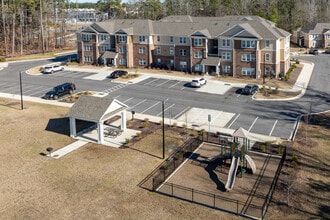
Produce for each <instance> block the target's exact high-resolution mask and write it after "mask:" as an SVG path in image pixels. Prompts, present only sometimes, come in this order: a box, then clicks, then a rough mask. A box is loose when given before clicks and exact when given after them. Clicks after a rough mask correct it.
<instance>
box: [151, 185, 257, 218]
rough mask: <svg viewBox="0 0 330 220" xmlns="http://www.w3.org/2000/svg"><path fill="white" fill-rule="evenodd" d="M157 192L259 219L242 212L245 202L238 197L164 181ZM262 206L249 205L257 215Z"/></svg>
mask: <svg viewBox="0 0 330 220" xmlns="http://www.w3.org/2000/svg"><path fill="white" fill-rule="evenodd" d="M157 192H159V193H162V194H164V195H168V196H172V197H175V198H179V199H182V200H185V201H189V202H193V203H196V204H199V205H203V206H207V207H210V208H214V209H218V210H221V211H226V212H229V213H233V214H236V215H240V216H244V217H247V218H250V219H258V217H254V216H252V215H247V214H245V213H242V212H241V210H242V209H243V207H244V206H245V202H241V201H239V200H237V199H231V198H228V197H225V196H219V195H216V194H212V193H207V192H203V191H200V190H196V189H193V188H188V187H184V186H180V185H177V184H173V183H169V182H165V183H163V185H162V187H161V188H160V189H159V190H158V191H157ZM261 208H262V207H261V206H256V205H253V204H251V205H250V207H249V209H250V210H254V211H253V212H252V213H255V215H257V214H258V213H260V210H261Z"/></svg>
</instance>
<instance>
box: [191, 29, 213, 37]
mask: <svg viewBox="0 0 330 220" xmlns="http://www.w3.org/2000/svg"><path fill="white" fill-rule="evenodd" d="M190 36H195V37H211V34H210V33H209V31H208V30H207V29H203V30H199V31H195V32H193V33H192V34H191V35H190Z"/></svg>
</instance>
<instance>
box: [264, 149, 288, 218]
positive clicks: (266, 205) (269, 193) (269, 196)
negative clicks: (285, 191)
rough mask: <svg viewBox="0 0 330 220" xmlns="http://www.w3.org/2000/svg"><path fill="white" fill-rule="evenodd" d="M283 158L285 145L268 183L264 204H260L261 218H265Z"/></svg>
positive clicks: (284, 156)
mask: <svg viewBox="0 0 330 220" xmlns="http://www.w3.org/2000/svg"><path fill="white" fill-rule="evenodd" d="M285 158H286V147H285V148H284V150H283V153H282V158H281V161H280V163H279V165H278V167H277V170H276V173H275V176H274V179H273V181H272V184H271V185H270V188H269V191H268V193H267V196H266V199H265V202H264V204H263V206H262V212H261V219H264V218H265V215H266V213H267V209H268V206H269V203H270V201H271V199H272V197H273V193H274V190H275V186H276V183H277V181H278V178H279V176H280V174H281V170H282V167H283V164H284V161H285Z"/></svg>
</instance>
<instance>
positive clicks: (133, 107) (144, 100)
mask: <svg viewBox="0 0 330 220" xmlns="http://www.w3.org/2000/svg"><path fill="white" fill-rule="evenodd" d="M145 101H147V100H146V99H143V100H142V101H141V102H138V103H137V104H135V105H133V106H132V107H129V108H128V109H132V108H135V107H136V106H138V105H140V104H142V103H143V102H145Z"/></svg>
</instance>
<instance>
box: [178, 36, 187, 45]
mask: <svg viewBox="0 0 330 220" xmlns="http://www.w3.org/2000/svg"><path fill="white" fill-rule="evenodd" d="M179 43H180V44H186V43H187V38H185V37H180V38H179Z"/></svg>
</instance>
